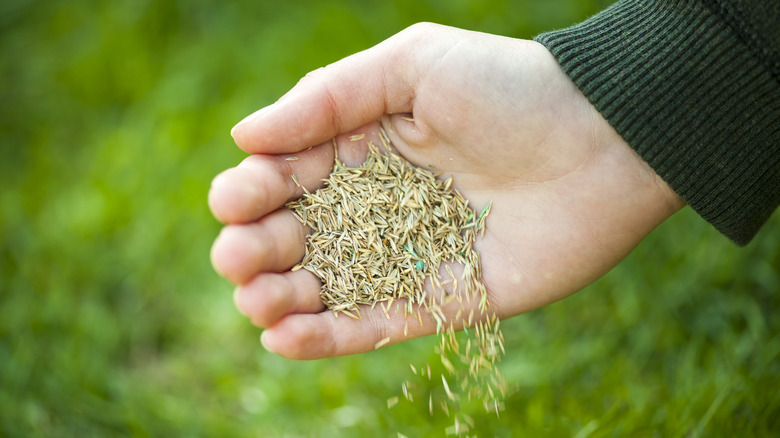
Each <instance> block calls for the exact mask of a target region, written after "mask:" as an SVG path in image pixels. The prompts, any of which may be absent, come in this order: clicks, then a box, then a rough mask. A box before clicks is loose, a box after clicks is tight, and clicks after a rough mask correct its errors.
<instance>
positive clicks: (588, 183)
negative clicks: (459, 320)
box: [212, 28, 679, 358]
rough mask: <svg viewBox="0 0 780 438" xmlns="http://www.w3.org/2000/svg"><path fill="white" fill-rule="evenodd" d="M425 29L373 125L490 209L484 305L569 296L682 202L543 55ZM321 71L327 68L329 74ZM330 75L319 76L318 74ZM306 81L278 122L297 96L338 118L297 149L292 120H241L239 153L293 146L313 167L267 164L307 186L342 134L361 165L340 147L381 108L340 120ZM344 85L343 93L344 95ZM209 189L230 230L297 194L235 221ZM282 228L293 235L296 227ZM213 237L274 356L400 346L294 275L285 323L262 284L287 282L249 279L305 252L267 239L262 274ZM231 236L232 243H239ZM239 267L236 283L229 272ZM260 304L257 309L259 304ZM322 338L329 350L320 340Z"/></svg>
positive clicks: (324, 122) (530, 48)
mask: <svg viewBox="0 0 780 438" xmlns="http://www.w3.org/2000/svg"><path fill="white" fill-rule="evenodd" d="M424 30H426V31H429V32H430V31H436V32H437V33H438V35H437V38H430V39H429V40H427V41H426V44H424V45H423V47H424V49H421V50H419V51H416V52H412V54H411V55H405V56H404V60H405V61H406V62H407V63H408V62H411V63H412V64H411V67H410V68H408V69H407V70H404V71H403V72H401V73H400V74H398V81H399V82H400V83H402V84H403V86H401V87H398V88H399V90H398V91H397V93H396V94H397V96H391V95H389V94H392V85H393V84H392V80H391V81H390V82H391V83H390V84H389V85H388V84H386V83H385V84H383V87H380V88H382V89H383V90H384V92H385V93H386V94H388V95H385V96H384V102H383V103H384V105H383V108H382V110H383V111H382V112H386V113H395V114H394V115H384V116H382V117H381V124H382V125H384V126H385V127H386V128H387V129H386V131H387V132H388V134H389V136H390V138H391V140H392V142H393V144H394V145H395V147H396V148H397V149H398V150H399V152H400V153H401V154H402V155H403V156H404V157H406V158H407V159H408V160H409V161H411V162H412V163H414V164H416V165H418V166H421V167H428V166H431V167H434V168H435V169H436V171H440V172H444V173H445V174H449V175H452V176H453V180H454V182H453V185H454V186H455V187H456V188H457V189H459V190H460V191H461V192H462V193H463V195H464V196H466V197H467V198H468V199H469V200H470V201H471V202H472V204H473V205H475V206H476V207H477V208H481V206H482V205H485V204H486V203H487V202H488V201H492V202H493V209H492V213H491V215H490V217H489V218H488V224H487V226H488V230H487V232H486V234H485V236H484V238H482V239H481V240H479V241H478V242H477V244H476V247H477V249H478V250H479V251H480V253H481V255H482V261H483V272H484V282H485V284H486V286H487V288H488V291H489V294H490V296H489V299H490V302H491V303H492V306H493V309H494V311H495V312H496V313H497V314H498V315H499V316H500V317H508V316H513V315H517V314H519V313H522V312H525V311H528V310H531V309H533V308H536V307H539V306H542V305H544V304H547V303H549V302H551V301H554V300H557V299H560V298H562V297H564V296H566V295H568V294H571V293H573V292H575V291H577V290H579V289H580V288H582V287H583V286H585V285H587V284H588V283H590V282H591V281H593V280H594V279H595V278H597V277H598V276H600V275H602V274H603V273H604V272H606V271H607V270H608V269H610V268H611V267H612V266H614V265H615V264H616V263H617V262H618V261H619V260H621V259H622V258H623V257H624V256H625V255H626V254H627V253H628V252H629V251H630V250H631V249H632V248H633V247H634V246H635V245H636V244H637V243H638V242H639V240H641V238H642V237H644V236H645V235H646V234H647V233H648V232H649V231H650V230H652V228H653V227H655V226H656V225H657V224H658V223H659V222H660V221H662V220H663V219H664V218H666V217H667V216H668V215H670V214H671V213H672V212H673V211H674V210H675V208H679V201H678V200H676V199H675V198H674V196H673V195H670V194H669V193H670V192H669V191H668V189H667V188H666V187H665V185H664V184H663V183H660V182H659V180H658V179H657V177H656V176H655V174H654V173H653V172H652V171H651V170H650V169H649V167H647V166H646V165H645V164H644V163H643V162H642V161H641V160H640V159H639V157H638V156H636V155H635V154H634V153H633V152H632V151H631V150H630V149H629V148H628V147H627V146H626V145H625V144H624V143H623V141H622V140H621V139H620V137H619V136H618V135H617V134H616V133H614V131H612V129H611V128H610V127H609V125H608V124H607V123H606V122H605V121H604V120H603V119H602V118H601V116H600V115H599V114H598V113H597V112H596V111H595V110H594V109H593V108H592V107H591V106H590V105H589V103H588V102H587V100H586V99H585V98H584V97H583V96H582V95H581V94H580V93H579V92H578V91H577V90H576V88H574V86H573V84H571V82H570V81H569V80H568V79H567V78H566V76H565V75H564V74H563V72H562V71H560V69H559V68H558V66H557V64H556V62H555V60H554V59H553V58H552V57H551V56H550V55H549V53H547V52H546V50H545V49H544V48H543V47H541V46H539V45H536V44H535V43H531V42H526V41H519V40H512V39H507V38H501V37H494V36H490V35H484V34H476V33H470V32H462V31H457V30H452V29H441V28H436V29H424ZM412 36H413V38H411V40H412V42H414V43H415V44H420V38H421V36H424V32H422V33H419V32H418V34H417V35H412ZM414 37H416V38H414ZM399 39H400V38H399ZM383 45H384V46H385V47H384V49H385V50H390V53H406V52H404V50H403V49H404V47H400V48H399V47H397V46H399V45H401V43H399V42H398V41H393V40H392V39H391V40H389V42H385V43H383ZM381 47H382V45H380V48H381ZM375 50H377V49H375ZM361 55H362V56H363V57H364V58H365V57H370V56H371V52H366V53H365V54H359V55H356V56H357V57H359V56H361ZM349 60H350V58H347V60H345V61H343V62H347V63H348V62H349ZM394 61H396V62H397V61H399V60H398V59H395V60H394ZM353 62H354V59H353ZM330 68H331V70H333V69H337V68H338V64H337V65H336V66H335V67H330ZM327 73H328V69H326V70H325V71H324V72H320V75H322V76H326V75H327ZM384 73H385V74H386V72H384ZM344 74H348V73H346V72H342V75H339V76H336V75H335V74H334V76H333V78H334V79H333V80H332V81H333V82H335V83H336V85H339V84H338V83H339V81H348V78H347V79H342V78H343V76H344ZM323 80H324V79H323ZM316 81H317V77H316V75H312V77H310V78H307V79H306V80H304V81H302V82H301V83H300V84H299V85H298V86H297V87H296V89H294V90H293V92H291V93H290V94H291V95H292V96H291V97H290V96H289V95H288V97H286V98H285V99H286V101H287V102H290V100H291V99H296V98H297V99H298V100H299V101H300V102H293V103H287V102H285V101H284V100H283V101H282V103H281V104H280V105H281V106H282V108H279V109H276V110H275V112H276V113H277V114H282V113H284V112H285V111H284V108H285V104H286V105H287V106H288V107H295V108H296V109H298V111H301V102H314V103H312V104H311V105H313V106H314V107H315V108H316V106H317V102H318V101H320V102H319V103H320V106H322V103H323V101H324V102H325V103H326V104H327V106H329V109H330V110H331V111H333V112H334V113H336V114H335V116H334V115H330V116H328V114H327V111H326V116H324V118H322V119H317V116H313V119H312V120H308V122H309V124H310V126H313V127H309V128H303V126H302V127H301V129H302V132H297V133H296V134H297V136H296V137H293V139H292V140H284V139H282V133H287V134H289V127H290V126H289V122H287V125H286V129H287V130H285V125H284V124H282V123H276V126H277V127H278V126H282V128H273V126H274V124H273V123H272V121H266V122H265V124H264V126H270V127H271V128H266V129H265V132H262V133H258V132H257V130H258V128H255V132H254V133H253V132H252V131H251V130H250V129H251V128H248V127H246V125H244V127H242V128H240V129H238V130H237V132H236V134H237V143H238V144H239V145H240V146H242V147H243V148H244V149H246V150H249V151H254V152H264V153H270V152H288V153H289V152H297V151H301V150H303V152H298V155H299V156H300V157H301V158H300V162H303V161H304V159H306V158H314V160H310V161H308V162H316V163H317V164H316V165H311V164H310V165H308V167H302V166H303V165H302V164H301V165H298V164H292V165H285V166H284V167H282V168H281V171H280V170H279V169H278V168H277V172H281V173H284V172H285V169H286V168H288V167H290V166H293V167H294V166H299V167H298V168H297V169H298V170H297V172H298V173H299V178H302V179H303V184H305V185H309V186H310V188H313V187H315V186H316V185H318V182H319V180H320V179H321V178H323V177H324V176H325V174H327V170H328V169H329V168H330V165H331V164H332V160H333V156H332V152H328V151H329V150H330V149H329V147H328V146H327V145H321V146H319V147H316V148H314V149H312V150H310V151H306V150H304V149H305V148H306V147H309V146H311V145H312V144H313V143H312V142H314V141H323V140H325V139H326V138H327V137H328V136H332V135H335V134H342V135H341V136H339V144H340V147H339V149H340V154H341V156H342V158H343V157H346V158H345V161H347V162H348V163H350V162H351V163H353V164H357V163H358V162H359V161H360V160H361V159H362V155H363V154H364V153H365V148H364V147H360V146H359V145H360V143H359V142H350V141H349V140H348V134H351V133H354V132H355V131H354V129H357V130H358V131H362V132H367V133H368V134H369V138H370V137H371V135H372V134H376V132H375V131H376V130H377V129H378V126H377V125H376V123H368V124H366V122H369V121H370V120H371V119H372V114H371V111H376V108H375V106H376V105H374V106H372V105H370V104H366V105H365V108H363V107H361V106H360V105H356V107H355V108H353V109H352V110H351V111H345V110H344V109H343V108H340V106H339V102H338V96H336V99H335V100H334V94H335V93H334V92H333V91H332V89H331V88H329V87H325V89H326V90H327V93H326V96H320V95H319V94H321V90H322V89H321V88H319V87H315V86H314V85H311V84H316ZM408 82H412V83H413V84H414V87H413V89H412V90H409V89H406V88H404V87H406V86H407V84H408ZM342 85H344V84H342ZM331 86H332V85H331ZM366 87H368V88H370V85H368V86H366ZM310 89H314V91H309V90H310ZM344 89H345V90H347V91H351V90H350V88H349V87H346V86H344ZM388 90H390V91H388ZM369 91H370V90H369ZM410 95H412V96H413V98H412V99H409V96H410ZM343 97H344V98H345V99H346V100H349V98H352V99H353V100H352V101H353V102H354V101H355V100H354V97H355V96H354V95H351V94H349V93H348V92H345V96H343ZM369 97H370V96H369ZM304 99H305V100H304ZM369 101H370V99H369ZM399 102H400V103H399ZM294 103H295V105H294ZM318 109H319V110H320V111H322V108H318ZM304 110H305V108H304ZM409 113H411V114H409ZM315 114H316V113H315ZM283 115H284V114H283ZM286 115H287V118H286V119H282V118H281V116H278V117H280V119H279V120H280V121H281V120H289V114H286ZM273 116H274V115H273V114H271V115H268V116H266V118H270V117H273ZM377 116H378V115H377ZM410 116H412V117H413V120H411V119H410V118H409V117H410ZM373 118H374V119H375V118H376V117H373ZM320 125H321V126H320ZM318 126H319V127H318ZM275 129H278V130H279V131H278V134H277V131H275ZM242 130H243V131H242ZM307 130H308V132H307ZM329 131H330V132H329ZM244 132H246V133H247V134H244ZM261 134H262V135H261ZM275 138H277V140H276V141H274V139H275ZM285 138H286V137H285ZM280 144H282V145H284V144H286V146H283V147H280V146H279V145H280ZM285 148H286V149H285ZM280 159H281V158H277V157H273V158H271V157H267V156H266V157H257V158H251V159H250V162H252V160H254V162H255V163H254V164H252V165H253V166H255V168H257V166H258V165H259V164H257V163H266V165H267V163H268V162H273V160H277V162H278V160H280ZM269 160H271V161H269ZM286 163H287V162H286ZM289 163H299V161H293V162H289ZM271 166H273V165H271ZM247 167H248V166H247ZM288 170H289V169H288ZM234 173H235V172H234ZM242 178H243V179H244V180H245V179H246V175H245V176H244V177H242ZM250 178H254V179H257V177H256V176H255V177H250ZM223 179H227V178H223ZM233 179H234V181H233V182H232V188H231V189H230V190H233V192H235V190H236V187H237V185H238V184H239V183H240V182H241V181H239V180H240V179H241V178H238V177H234V178H233ZM270 180H273V178H268V179H267V180H266V182H265V183H264V184H265V185H268V184H269V182H268V181H270ZM244 183H246V181H244ZM250 183H251V182H250ZM255 184H256V183H255ZM218 186H219V185H218ZM221 186H222V187H227V186H228V184H227V183H223V184H221ZM215 191H216V192H219V190H215ZM212 195H213V196H212V208H213V209H214V210H215V214H217V216H218V217H221V218H223V219H226V221H227V222H241V218H244V219H246V220H255V219H257V218H258V216H260V217H259V220H258V222H259V223H268V224H270V223H271V220H270V219H268V217H269V216H273V215H272V214H269V215H267V216H265V217H263V215H265V214H267V213H269V212H270V211H272V210H273V209H275V208H276V207H278V206H279V205H281V203H283V201H285V200H287V198H289V197H293V196H297V195H299V193H292V194H289V195H287V196H280V197H279V198H278V199H275V200H274V201H273V202H271V201H269V200H267V199H265V204H266V208H265V211H260V212H257V211H256V210H253V211H254V216H253V215H252V214H245V215H244V216H242V215H241V214H238V215H234V216H230V215H231V214H233V213H227V214H226V211H228V210H229V209H230V208H233V209H234V210H238V211H241V206H232V204H231V206H230V207H220V203H222V202H224V203H226V204H227V202H228V201H226V200H225V199H226V198H227V197H228V195H227V194H225V195H223V196H221V197H220V196H217V195H215V194H214V193H212ZM234 197H235V196H234ZM266 198H267V197H266ZM244 210H245V211H246V210H247V208H246V207H244ZM275 215H276V216H278V215H279V214H278V213H275ZM231 217H232V218H234V220H231ZM274 220H276V219H274ZM285 226H286V227H287V228H286V229H288V230H289V228H290V227H291V226H292V225H285ZM268 227H270V225H268ZM245 228H247V227H245ZM220 239H221V241H222V244H220V240H218V241H217V244H216V245H215V255H214V259H215V260H214V261H215V265H216V266H217V267H218V269H220V268H221V269H220V270H221V271H222V272H223V273H225V274H226V276H228V278H231V276H232V279H233V280H234V281H235V282H237V283H243V284H245V286H244V287H243V288H242V289H243V290H244V291H245V292H244V293H243V294H242V292H241V289H240V290H239V294H238V295H237V297H239V298H238V300H239V307H240V308H243V310H244V311H245V312H246V313H247V314H249V315H250V316H252V317H253V319H255V321H256V323H258V325H261V326H268V327H271V329H270V330H269V331H268V332H269V333H270V334H267V335H266V337H267V338H271V339H270V341H269V342H270V343H271V344H273V345H272V347H273V348H274V349H275V350H277V351H279V352H280V353H282V354H285V355H288V356H291V357H301V358H305V357H321V356H328V355H334V354H346V353H352V352H358V351H365V350H367V349H370V348H371V346H373V343H374V342H376V341H378V340H379V339H382V338H383V337H385V336H387V335H389V336H390V337H391V338H392V340H393V341H394V342H396V341H398V340H400V339H401V338H402V336H398V335H399V331H400V327H401V325H402V323H401V321H399V320H392V321H388V320H385V319H384V316H383V315H382V316H381V317H379V316H376V317H375V316H373V315H372V314H371V313H370V312H365V313H364V314H365V315H367V317H366V319H367V321H366V322H363V323H362V324H364V326H363V328H364V327H365V324H368V325H369V326H370V327H371V330H368V331H366V330H361V329H360V328H361V327H360V326H359V325H357V324H358V323H356V322H354V321H351V320H347V319H346V318H341V319H340V320H334V319H333V317H332V315H330V314H329V312H323V313H319V312H321V311H322V310H323V309H322V308H321V304H315V303H314V302H313V299H312V296H316V294H317V291H318V289H319V285H318V283H317V282H316V281H312V280H311V279H308V280H307V279H305V278H303V277H301V276H300V275H301V274H298V277H296V278H297V279H296V280H295V282H297V283H296V284H295V285H294V286H292V287H291V290H292V291H293V293H296V294H298V295H299V298H298V299H300V300H303V301H305V302H306V303H307V304H305V305H300V303H299V306H298V308H290V309H289V312H287V313H284V312H281V311H277V312H276V313H275V312H274V308H273V306H274V303H275V302H274V301H273V300H269V299H267V296H268V294H270V292H269V290H270V289H271V287H272V286H271V283H269V282H268V281H269V280H264V279H269V278H276V279H277V280H276V281H277V283H276V284H281V283H278V282H279V281H281V280H279V278H278V277H272V275H278V274H267V275H264V274H256V273H257V272H258V271H284V270H285V269H289V266H291V261H297V260H299V259H300V256H301V255H302V245H303V242H302V240H301V239H300V237H298V238H296V234H295V232H292V233H288V237H287V238H277V239H276V242H275V246H276V248H275V249H274V251H275V254H276V255H277V256H278V257H277V260H279V259H281V260H283V262H278V261H276V262H270V261H266V262H265V265H264V266H257V265H258V263H259V262H255V266H252V267H250V266H249V265H251V263H249V262H246V261H244V262H242V261H241V260H238V261H234V262H228V261H226V260H228V259H229V258H230V257H231V256H230V255H229V254H228V253H229V250H230V248H231V244H230V243H229V242H228V243H225V241H226V240H230V239H227V238H222V237H221V238H220ZM239 241H240V239H238V238H235V239H233V242H235V243H237V242H239ZM220 247H221V248H222V249H221V250H220ZM221 254H224V255H221ZM280 254H281V256H279V255H280ZM249 258H251V257H249ZM274 263H275V264H274ZM260 264H261V265H262V263H260ZM220 265H222V266H220ZM230 265H232V266H235V267H231V266H230ZM226 266H228V267H227V268H226ZM231 271H232V273H231ZM239 271H240V272H241V274H236V272H239ZM281 275H290V274H281ZM303 275H310V274H308V273H304V274H303ZM254 278H260V279H261V280H255V279H254ZM287 281H288V282H289V283H290V284H292V283H293V281H289V280H287ZM256 283H260V285H258V284H256ZM246 285H249V286H246ZM250 293H252V294H253V295H251V297H254V298H252V299H254V301H252V299H250V298H251V297H250V295H249V294H250ZM264 294H265V295H264ZM241 297H243V298H241ZM258 297H260V298H258ZM263 297H266V298H263ZM258 299H259V300H260V302H261V303H263V305H264V306H265V307H262V306H258V305H257V300H258ZM242 300H243V303H242ZM280 300H282V301H284V299H282V298H280ZM252 303H254V304H252ZM277 307H279V306H277ZM277 310H278V309H277ZM453 311H454V310H453ZM269 315H270V316H269ZM345 320H346V321H345ZM434 327H435V326H434V325H433V324H426V325H425V326H424V327H421V328H418V329H416V330H414V333H412V334H411V336H419V335H424V334H429V333H432V332H433V330H434ZM307 330H308V331H307ZM322 342H326V343H327V342H329V343H330V345H329V346H327V347H326V348H322V347H321V346H317V345H315V344H316V343H322Z"/></svg>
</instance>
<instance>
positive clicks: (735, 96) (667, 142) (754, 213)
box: [536, 0, 780, 245]
mask: <svg viewBox="0 0 780 438" xmlns="http://www.w3.org/2000/svg"><path fill="white" fill-rule="evenodd" d="M536 40H537V41H538V42H540V43H541V44H543V45H545V46H546V47H547V48H548V50H550V52H551V53H552V54H553V56H555V57H556V59H557V60H558V62H559V63H560V64H561V66H562V67H563V69H564V71H566V73H567V74H568V75H569V76H570V77H571V79H572V80H573V81H574V83H575V84H576V85H577V86H578V88H579V89H580V90H581V91H582V92H583V94H585V96H587V98H588V99H589V100H590V102H591V103H592V104H593V105H594V106H595V107H596V109H597V110H598V111H599V112H600V113H601V114H602V115H603V116H604V118H605V119H607V121H609V123H610V124H611V125H612V126H613V127H614V128H615V130H616V131H617V132H618V133H619V134H620V135H621V136H622V137H623V139H624V140H625V141H626V142H627V143H628V144H629V145H630V146H631V147H632V148H633V149H634V150H636V151H637V153H638V154H639V155H640V156H641V157H642V158H643V159H644V160H645V161H647V163H648V164H649V165H650V166H651V167H652V168H653V169H654V170H655V171H656V172H657V173H658V175H660V176H661V177H662V178H663V179H664V180H665V181H666V182H667V183H668V184H669V186H670V187H671V188H672V189H673V190H674V191H675V192H676V193H677V194H678V195H679V196H680V197H681V198H683V199H684V200H685V201H686V202H687V203H688V204H689V205H690V206H691V207H692V208H693V209H694V210H696V211H697V212H698V213H699V215H701V216H702V217H703V218H704V219H705V220H707V221H709V222H710V223H711V224H712V225H714V226H715V227H716V228H717V229H718V230H719V231H720V232H722V233H723V234H725V235H726V236H727V237H729V238H730V239H732V240H733V241H734V242H736V243H737V244H739V245H744V244H747V242H749V241H750V240H751V239H752V238H753V236H754V235H755V234H756V232H758V229H759V228H760V227H761V226H762V225H763V224H764V222H765V221H766V220H767V219H768V218H769V216H770V215H771V214H772V212H773V211H774V210H775V209H776V208H777V206H778V204H780V83H779V82H778V80H777V79H776V78H773V77H772V75H771V74H770V72H769V70H768V69H767V68H766V66H765V65H764V64H762V63H761V62H760V61H759V60H758V59H757V58H756V57H755V56H754V54H753V52H752V51H751V50H749V49H748V46H747V45H746V44H747V43H746V42H745V41H743V40H741V39H740V38H739V37H738V36H737V35H736V33H735V32H733V31H732V29H731V28H730V27H729V26H728V25H727V24H725V23H724V21H722V20H721V18H720V17H719V16H718V15H716V14H713V13H712V12H711V11H710V10H709V9H707V8H706V7H704V6H703V5H701V4H700V3H699V2H696V1H693V0H676V1H671V0H624V1H620V2H618V3H616V4H614V5H613V6H612V7H610V8H608V9H606V10H605V11H603V12H602V13H600V14H598V15H596V16H594V17H592V18H591V19H589V20H587V21H585V22H583V23H581V24H579V25H577V26H574V27H571V28H568V29H564V30H560V31H555V32H550V33H546V34H542V35H540V36H538V37H537V38H536Z"/></svg>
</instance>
